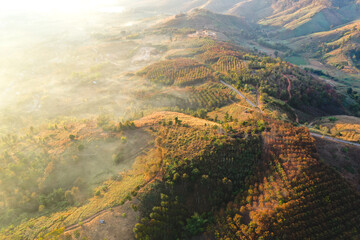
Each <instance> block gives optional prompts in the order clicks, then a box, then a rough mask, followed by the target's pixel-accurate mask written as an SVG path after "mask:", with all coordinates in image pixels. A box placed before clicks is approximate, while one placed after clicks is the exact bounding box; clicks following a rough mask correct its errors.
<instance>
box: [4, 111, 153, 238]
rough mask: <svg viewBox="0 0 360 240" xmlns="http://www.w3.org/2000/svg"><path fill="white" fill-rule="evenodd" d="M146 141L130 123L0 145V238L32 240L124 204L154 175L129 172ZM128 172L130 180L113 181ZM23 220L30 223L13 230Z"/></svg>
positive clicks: (79, 124)
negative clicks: (0, 154)
mask: <svg viewBox="0 0 360 240" xmlns="http://www.w3.org/2000/svg"><path fill="white" fill-rule="evenodd" d="M150 139H151V138H150V135H149V133H147V132H145V131H143V130H142V129H136V127H135V125H134V123H133V122H125V123H121V122H117V123H116V122H115V121H110V120H109V119H108V118H106V117H104V116H100V117H99V118H98V119H97V120H84V121H80V120H71V121H70V120H67V121H63V122H57V123H52V124H49V125H48V126H41V127H39V128H34V127H31V128H30V129H29V130H28V132H27V133H26V134H25V135H22V136H17V135H7V136H4V137H2V139H1V148H2V150H3V154H2V158H1V159H2V166H3V167H2V168H1V171H0V176H1V182H0V183H1V184H0V190H1V191H0V192H1V196H2V198H1V199H2V201H1V209H0V210H1V218H0V219H1V225H2V226H7V227H6V228H5V229H3V230H2V233H1V234H2V235H3V237H2V238H8V239H23V238H26V239H32V238H34V237H37V236H40V235H41V234H43V233H45V232H48V231H52V230H54V229H58V228H60V227H68V226H69V225H72V224H75V223H78V222H81V221H82V220H83V219H85V218H87V217H89V216H91V215H92V214H95V213H97V212H99V211H101V210H103V209H106V208H108V207H111V206H114V205H119V204H121V203H123V202H124V201H125V200H126V199H128V198H131V197H130V195H131V192H132V191H134V190H136V189H139V188H140V186H141V185H142V184H144V182H146V181H147V180H148V179H149V178H150V177H151V176H153V175H154V174H155V173H153V172H152V171H147V172H146V174H145V173H144V172H142V171H143V170H144V166H149V167H148V169H151V167H152V165H153V164H155V165H156V163H154V162H153V161H152V160H144V161H146V163H142V162H141V161H142V160H138V161H137V162H136V164H135V165H133V162H134V159H135V158H136V157H137V156H138V155H139V154H141V153H142V152H143V151H144V150H145V149H146V148H147V147H148V146H150V145H149V141H150ZM150 155H151V154H150V153H149V155H148V156H150ZM156 159H157V158H155V160H154V161H156ZM141 164H144V165H141ZM132 165H133V166H132ZM139 165H141V166H139ZM130 168H132V169H133V170H132V172H127V173H122V174H121V172H123V171H124V170H128V169H130ZM154 171H155V170H154ZM108 179H109V180H108ZM86 201H87V202H86ZM55 212H56V213H55ZM40 216H41V217H40ZM26 218H32V219H31V220H29V221H27V222H25V223H22V224H20V225H18V226H16V224H18V223H19V222H20V221H22V220H23V219H26ZM9 225H11V226H9ZM14 226H16V227H14ZM45 230H46V231H45ZM39 234H40V235H39Z"/></svg>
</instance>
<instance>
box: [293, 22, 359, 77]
mask: <svg viewBox="0 0 360 240" xmlns="http://www.w3.org/2000/svg"><path fill="white" fill-rule="evenodd" d="M359 30H360V21H359V20H358V21H355V22H351V23H349V24H346V25H344V26H341V27H338V28H335V29H332V30H330V31H324V32H318V33H314V34H310V35H307V36H302V37H299V38H295V39H293V40H292V43H291V45H292V46H293V47H294V48H295V49H297V50H298V51H307V52H312V53H313V54H314V55H316V56H318V57H322V59H323V60H324V61H325V62H326V63H328V64H330V65H333V66H335V67H337V68H339V69H342V70H344V71H346V72H348V73H358V72H359V70H360V41H359V39H360V31H359Z"/></svg>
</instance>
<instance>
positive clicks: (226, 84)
mask: <svg viewBox="0 0 360 240" xmlns="http://www.w3.org/2000/svg"><path fill="white" fill-rule="evenodd" d="M220 82H221V84H223V85H225V86H227V87H228V88H230V89H232V90H233V91H234V92H236V93H237V94H238V95H239V96H240V97H241V98H243V99H245V101H247V102H248V103H249V104H250V105H251V106H253V107H254V108H257V109H259V110H260V112H261V113H264V112H263V111H262V110H261V109H260V108H259V107H258V106H257V105H256V104H254V103H253V102H252V101H250V100H249V99H248V98H246V97H245V95H244V94H242V93H241V92H240V91H239V90H237V89H236V88H234V87H233V86H231V85H230V84H228V83H226V82H224V81H222V80H220Z"/></svg>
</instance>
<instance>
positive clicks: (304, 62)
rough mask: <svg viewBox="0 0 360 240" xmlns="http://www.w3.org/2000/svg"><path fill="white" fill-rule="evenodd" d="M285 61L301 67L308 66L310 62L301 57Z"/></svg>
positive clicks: (288, 58)
mask: <svg viewBox="0 0 360 240" xmlns="http://www.w3.org/2000/svg"><path fill="white" fill-rule="evenodd" d="M285 60H286V61H288V62H290V63H292V64H295V65H299V66H301V65H307V64H308V61H307V60H306V59H305V58H304V57H300V56H291V57H287V58H285Z"/></svg>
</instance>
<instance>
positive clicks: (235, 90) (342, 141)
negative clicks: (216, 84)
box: [220, 80, 360, 147]
mask: <svg viewBox="0 0 360 240" xmlns="http://www.w3.org/2000/svg"><path fill="white" fill-rule="evenodd" d="M220 82H221V84H223V85H225V86H227V87H228V88H230V89H232V90H233V91H234V92H236V93H237V94H238V95H239V96H240V97H241V98H243V99H245V100H246V101H247V102H248V103H249V104H250V105H251V106H253V107H254V108H257V109H259V110H260V112H261V113H264V112H263V111H262V110H261V109H260V108H259V107H258V106H257V105H256V104H254V103H253V102H252V101H250V100H249V99H248V98H246V97H245V95H244V94H242V93H241V92H240V91H239V90H237V89H236V88H234V87H233V86H231V85H230V84H228V83H226V82H224V81H222V80H220ZM289 86H290V87H291V85H290V80H289ZM290 96H291V95H290ZM310 134H311V136H313V137H319V138H325V139H327V140H330V141H334V142H338V143H344V144H349V145H353V146H356V147H360V144H359V143H354V142H349V141H345V140H341V139H338V138H333V137H329V136H326V135H321V134H318V133H313V132H310Z"/></svg>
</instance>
